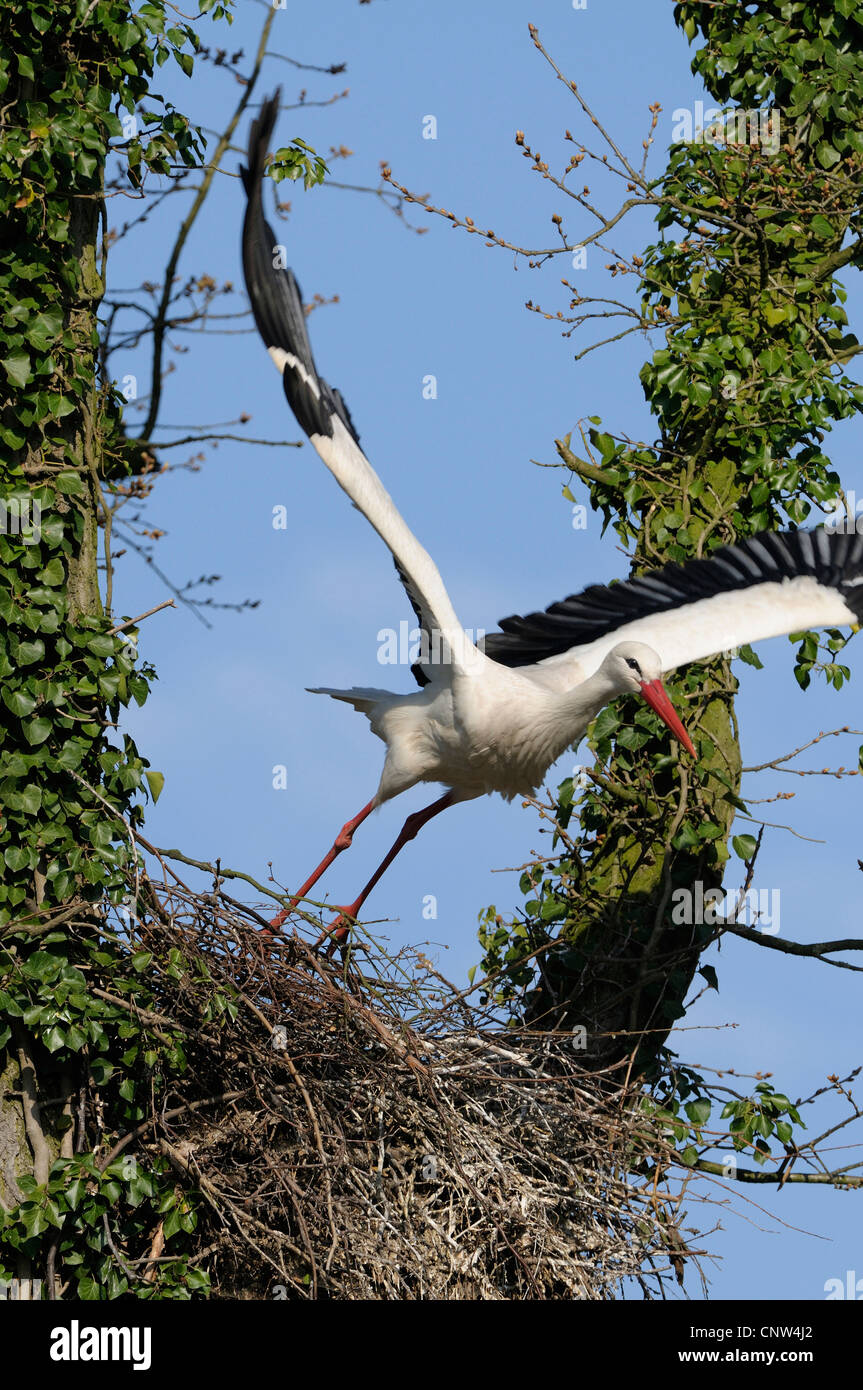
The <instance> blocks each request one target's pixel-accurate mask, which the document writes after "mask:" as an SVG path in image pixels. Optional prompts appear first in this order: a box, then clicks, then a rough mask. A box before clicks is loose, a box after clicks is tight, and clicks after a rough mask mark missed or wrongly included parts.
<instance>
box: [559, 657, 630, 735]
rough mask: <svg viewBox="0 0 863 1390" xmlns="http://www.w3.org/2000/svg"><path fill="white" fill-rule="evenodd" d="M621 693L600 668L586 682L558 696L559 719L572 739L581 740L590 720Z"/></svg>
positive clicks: (606, 673)
mask: <svg viewBox="0 0 863 1390" xmlns="http://www.w3.org/2000/svg"><path fill="white" fill-rule="evenodd" d="M621 693H622V692H621V689H620V686H619V684H618V683H617V681H615V679H614V677H613V676H612V675H611V674H610V673H609V672H608V671H606V670H604V669H603V667H602V666H600V668H599V670H598V671H595V672H594V674H593V675H592V676H589V677H588V679H587V680H586V681H581V682H580V683H579V684H578V685H576V686H574V687H573V689H572V690H567V691H565V692H564V693H563V694H562V695H560V696H559V697H558V699H559V701H560V706H559V708H560V714H561V719H562V720H565V721H566V723H567V725H568V726H569V727H571V729H572V731H573V734H572V736H573V738H576V737H577V738H581V736H582V734H583V733H584V731H585V729H586V728H587V726H588V724H589V723H590V721H591V719H593V718H594V717H595V716H596V715H597V714H599V711H600V710H601V709H603V708H604V706H605V705H607V704H608V703H609V701H610V700H614V699H615V698H616V697H617V696H618V695H620V694H621Z"/></svg>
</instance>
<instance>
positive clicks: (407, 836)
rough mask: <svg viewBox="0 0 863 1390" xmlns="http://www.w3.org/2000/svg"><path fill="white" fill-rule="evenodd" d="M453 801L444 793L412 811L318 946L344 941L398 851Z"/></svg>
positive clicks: (450, 794) (453, 793) (450, 796)
mask: <svg viewBox="0 0 863 1390" xmlns="http://www.w3.org/2000/svg"><path fill="white" fill-rule="evenodd" d="M455 801H456V794H455V792H454V791H448V792H445V793H444V795H443V796H441V797H439V798H438V800H437V801H433V802H432V804H431V806H426V807H425V809H424V810H422V811H414V813H413V815H411V816H408V818H407V820H406V821H405V823H404V825H403V826H402V828H401V830H400V831H399V835H398V839H397V840H396V842H395V844H394V845H393V847H392V849H391V850H390V852H389V854H388V855H387V856H386V858H385V859H382V860H381V862H380V864H379V865H378V867H377V868H376V869H375V871H374V873H373V874H372V876H371V878H370V879H369V881H368V883H367V884H366V886H365V888H364V889H363V891H362V892H361V893H360V894H359V896H358V897H356V898H355V899H354V901H353V902H352V903H351V904H350V906H349V907H343V908H341V910H340V912H339V916H338V917H337V918H336V920H335V922H333V924H332V926H331V927H328V928H327V930H326V931H325V932H324V934H323V936H321V938H320V940H319V941H318V942H317V945H318V946H320V944H321V942H322V941H325V940H326V939H327V938H328V937H329V938H330V941H331V943H333V944H334V943H335V942H337V941H339V942H340V941H344V940H346V938H347V936H348V933H349V931H350V924H351V921H352V920H353V921H356V918H357V916H358V915H359V912H360V910H361V908H362V905H363V903H364V902H365V900H366V898H367V897H368V896H369V893H370V892H371V891H372V889H373V888H374V886H375V884H376V883H377V882H378V880H379V879H381V878H383V876H384V874H385V873H386V871H387V869H388V868H389V866H390V864H391V863H392V862H393V860H394V859H395V857H396V855H397V854H398V853H399V851H400V850H402V849H404V847H405V845H406V844H407V843H408V841H409V840H412V839H413V838H414V836H415V835H417V834H418V833H419V831H420V830H422V828H423V826H424V825H425V824H426V823H427V821H430V820H431V819H432V817H433V816H437V815H440V813H441V811H445V810H446V809H447V807H448V806H453V805H454V804H455Z"/></svg>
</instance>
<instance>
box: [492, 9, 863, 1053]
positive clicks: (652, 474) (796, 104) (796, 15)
mask: <svg viewBox="0 0 863 1390" xmlns="http://www.w3.org/2000/svg"><path fill="white" fill-rule="evenodd" d="M675 17H676V21H677V23H678V24H679V25H680V26H681V27H682V28H683V29H684V30H685V32H686V34H687V36H688V37H689V38H690V39H693V38H695V36H696V34H699V33H700V36H701V37H702V38H703V40H704V45H703V47H701V48H700V49H699V50H698V52H697V55H696V58H695V60H694V63H693V67H694V69H695V71H696V72H698V73H699V74H700V75H701V76H702V78H703V80H704V81H705V83H706V85H707V87H708V90H709V91H710V93H711V95H712V96H713V97H714V99H715V100H716V102H717V107H718V108H722V109H723V110H729V109H731V110H733V111H734V121H733V124H730V123H728V122H727V121H726V120H725V119H724V118H722V119H721V121H720V122H716V118H712V119H713V120H714V123H715V124H714V128H713V129H708V130H706V131H703V132H699V131H697V130H693V131H691V132H688V134H689V135H691V137H692V138H690V139H687V140H685V141H680V142H679V143H677V144H675V145H674V146H673V148H672V152H671V155H670V159H669V162H668V166H667V169H666V171H665V173H664V175H663V176H662V178H661V179H660V180H658V181H657V183H655V184H652V185H649V184H648V183H646V182H645V183H644V184H643V188H641V189H639V190H638V192H643V193H644V194H645V195H646V196H648V197H650V198H654V199H656V198H658V199H659V200H660V202H659V211H658V216H657V222H658V225H659V228H660V229H661V230H662V232H663V233H664V234H665V235H664V236H663V238H662V239H661V240H660V241H658V242H657V243H656V244H654V245H651V246H649V247H648V248H647V249H646V251H645V252H644V254H643V257H642V258H641V259H638V258H636V264H637V266H638V267H639V274H640V276H641V283H642V299H641V307H640V311H639V312H640V318H641V323H642V325H643V326H644V327H651V328H656V327H659V328H662V329H664V335H663V336H664V342H663V343H662V345H661V346H660V347H659V348H658V350H657V351H655V352H654V353H653V356H652V357H651V359H650V360H649V361H647V362H646V363H645V365H644V368H643V370H642V373H641V379H642V383H643V386H644V390H645V394H646V397H647V400H648V402H649V405H650V409H651V412H652V414H653V415H654V417H655V419H656V421H657V426H658V438H657V440H656V443H655V444H654V445H652V446H651V447H635V448H634V447H632V445H631V444H630V443H628V442H622V441H620V440H618V439H615V438H614V437H613V436H612V434H610V433H606V432H604V431H602V430H601V429H600V428H598V426H597V427H596V428H592V429H591V430H590V431H589V443H588V438H587V437H585V440H584V447H583V448H581V446H579V447H576V446H575V445H574V443H573V441H572V439H571V437H570V438H567V439H566V440H561V441H559V442H558V452H559V454H560V457H561V460H562V462H563V463H564V464H565V465H566V466H567V467H569V468H570V469H571V470H572V472H573V473H574V474H575V475H577V477H578V478H580V480H581V481H582V483H583V484H584V485H585V486H586V487H587V489H588V492H589V496H590V501H591V504H592V506H593V507H594V508H595V509H597V510H599V511H600V512H601V513H602V515H603V517H604V521H605V524H606V525H608V524H611V525H612V526H613V527H614V529H615V530H616V531H617V533H618V535H619V536H620V537H621V538H622V540H623V541H624V542H625V543H626V544H627V545H629V546H630V547H631V549H632V554H633V568H634V570H636V571H642V570H644V569H653V568H656V567H657V566H659V565H662V564H666V563H669V562H681V561H684V560H686V559H689V558H691V557H694V556H702V555H706V554H709V553H710V551H711V550H713V549H714V548H715V547H717V546H720V545H723V544H727V543H729V542H733V541H735V540H738V539H741V538H743V537H746V536H750V535H752V534H754V533H756V532H759V531H762V530H764V529H767V528H775V527H781V526H787V525H788V524H789V523H790V524H792V525H798V524H800V523H803V522H804V521H806V519H807V518H808V517H809V516H810V512H811V510H812V505H813V503H814V504H815V505H816V506H819V507H822V508H826V507H828V506H829V504H830V503H832V502H834V501H835V500H836V498H837V497H838V496H839V479H838V476H837V474H836V473H835V471H833V469H832V468H831V464H830V460H829V458H828V457H827V456H826V454H825V453H824V451H823V448H822V444H823V440H824V434H825V431H827V430H829V429H830V427H831V425H832V423H833V422H834V421H837V420H841V419H845V418H847V417H850V416H852V415H854V414H856V413H857V412H858V411H859V410H860V407H861V403H863V391H861V388H860V387H859V386H857V385H856V384H855V383H854V382H853V381H851V380H850V379H849V378H848V376H847V375H846V370H845V368H846V364H847V362H848V361H849V360H850V359H851V358H852V357H853V356H855V355H856V353H857V352H858V351H859V345H858V342H857V339H856V337H855V336H854V335H853V334H850V333H849V332H848V330H847V320H846V315H845V312H844V310H843V308H842V303H843V300H844V298H845V294H844V291H843V289H842V287H841V285H840V284H839V282H838V281H837V279H836V278H835V276H836V272H837V270H839V269H840V267H842V266H843V265H850V264H853V265H856V266H859V265H860V264H861V242H860V232H861V225H860V215H859V212H858V211H856V210H857V209H859V208H860V205H861V192H863V134H861V113H863V42H861V40H863V21H861V15H860V9H859V6H858V5H856V4H854V3H851V2H850V0H848V3H840V4H836V5H833V6H829V7H825V6H813V5H810V4H803V3H790V4H789V3H783V4H781V5H780V4H776V3H771V2H770V0H765V3H760V4H757V5H754V6H745V7H744V6H740V5H739V4H736V3H719V4H716V5H709V6H708V5H702V4H695V3H693V4H689V3H687V4H682V5H679V6H677V8H676V10H675ZM741 113H742V116H743V117H744V119H743V120H741V119H740V117H741ZM630 186H631V187H634V186H635V185H630ZM849 234H850V237H851V240H850V242H848V244H845V243H846V240H847V238H848V237H849ZM576 302H577V303H581V302H583V301H576ZM585 455H589V457H585ZM814 519H815V520H817V516H816V517H815V518H814ZM845 640H846V638H845V637H843V636H842V635H841V634H839V633H838V632H836V633H829V634H828V635H827V639H826V651H825V652H824V653H819V646H818V639H817V638H816V636H815V635H814V634H801V641H802V645H801V646H800V648H799V650H798V654H797V665H796V672H795V674H796V676H797V679H798V680H799V681H800V682H801V684H804V685H805V684H806V683H808V680H809V678H810V671H811V670H812V668H813V667H814V666H820V667H822V668H823V669H824V670H825V672H826V675H827V677H828V679H830V680H831V681H832V682H833V683H834V684H837V685H839V684H841V683H842V680H843V679H844V677H845V674H846V668H844V667H842V666H841V665H839V664H838V663H837V662H836V660H835V656H836V653H837V652H838V651H839V650H840V649H841V647H842V646H843V645H844V641H845ZM732 655H734V656H737V655H739V656H740V657H742V659H743V660H745V661H748V662H749V663H750V664H753V665H756V666H757V665H759V664H760V663H759V662H758V659H757V657H755V655H754V654H753V653H752V652H750V651H749V650H748V649H744V650H742V651H741V652H740V653H733V654H732V653H728V654H724V655H723V656H722V657H721V658H718V659H716V660H714V661H712V662H710V663H707V664H702V665H698V666H691V667H689V668H687V669H686V670H684V671H682V672H679V673H678V674H677V676H676V677H675V679H674V681H673V684H671V685H670V687H669V688H670V691H671V694H672V698H673V699H674V700H675V702H676V703H677V705H678V707H679V708H680V709H681V711H682V712H683V713H684V722H685V723H686V724H687V726H688V729H689V732H690V733H691V736H692V738H693V741H694V743H695V746H696V749H697V752H698V759H697V762H696V763H693V762H692V761H691V760H689V759H687V758H686V757H685V756H683V755H681V756H678V754H677V753H676V752H675V751H674V750H673V747H672V746H671V745H670V743H669V739H668V737H667V735H666V734H665V733H664V732H662V731H661V726H660V725H659V724H658V721H657V720H656V719H655V717H654V716H653V715H652V714H651V713H650V712H649V711H646V710H644V709H643V707H639V705H638V702H637V701H634V700H632V701H629V702H620V703H618V705H617V706H615V707H614V708H611V709H608V710H606V711H604V712H603V713H602V714H601V715H600V717H599V718H598V719H597V721H596V723H595V725H594V728H593V732H592V737H591V742H590V746H591V750H592V752H593V753H594V754H595V757H596V761H595V763H594V765H593V767H592V768H589V769H586V772H585V776H584V778H583V779H582V785H581V786H579V785H578V783H576V784H575V785H573V782H572V781H569V782H567V783H565V784H564V785H563V787H562V788H561V791H560V802H559V806H558V808H557V818H558V821H559V823H560V825H561V827H562V828H563V832H564V834H563V843H561V842H560V838H559V839H558V842H557V852H558V854H559V855H560V858H559V859H558V860H557V861H556V862H555V863H553V864H549V863H545V864H538V865H536V866H535V867H534V868H533V870H531V871H528V873H527V874H526V875H525V876H524V879H523V888H524V890H525V891H526V893H527V894H528V897H529V901H528V903H527V905H526V911H527V917H528V920H527V922H526V923H525V924H523V925H521V926H519V927H518V928H517V929H516V931H517V936H518V940H515V941H513V939H512V937H511V936H510V932H509V929H507V928H506V927H505V926H504V925H503V924H501V922H500V919H499V918H497V917H496V915H495V914H494V913H493V912H492V914H491V915H490V916H489V917H488V918H487V920H486V923H485V928H484V931H485V940H486V943H487V945H488V947H489V952H488V955H487V959H486V964H487V965H499V964H500V963H502V961H503V960H504V959H508V960H509V961H510V963H513V962H517V961H518V959H519V958H520V957H521V956H523V955H524V954H525V953H526V952H527V951H534V950H536V949H537V948H538V947H541V946H542V945H543V944H544V943H545V944H547V943H548V942H549V941H550V940H551V936H552V931H551V924H556V923H559V924H560V930H559V934H558V936H557V938H556V944H555V945H554V946H552V948H551V949H550V950H549V951H547V952H546V953H544V954H543V955H541V957H540V964H539V966H538V973H537V975H536V977H535V981H534V983H535V988H533V989H532V990H531V991H530V992H529V993H528V996H527V1013H528V1017H529V1018H530V1019H531V1021H532V1022H534V1023H537V1024H539V1023H542V1024H543V1025H544V1026H557V1027H560V1026H565V1027H575V1026H579V1025H580V1026H583V1027H584V1028H586V1030H587V1036H588V1038H589V1039H590V1046H589V1049H588V1051H587V1054H586V1055H587V1056H588V1058H589V1059H590V1060H591V1061H593V1062H595V1063H596V1064H597V1065H600V1066H603V1065H606V1064H607V1063H608V1062H609V1061H613V1060H615V1059H620V1058H622V1057H625V1056H627V1055H629V1054H631V1053H632V1051H633V1049H634V1048H635V1047H638V1049H639V1057H638V1066H639V1067H640V1068H642V1069H644V1070H648V1071H649V1070H650V1069H651V1068H652V1067H653V1065H654V1064H655V1061H656V1058H657V1056H658V1054H659V1052H660V1050H661V1048H662V1045H663V1044H664V1042H665V1039H666V1036H667V1033H668V1030H669V1028H670V1027H671V1026H672V1024H673V1023H674V1020H675V1019H677V1018H679V1017H680V1016H681V1015H682V1013H683V1012H684V999H685V997H686V995H687V992H688V990H689V988H690V986H691V983H692V980H693V976H694V973H695V972H696V970H697V969H698V968H699V961H700V956H701V952H702V951H703V949H704V947H705V946H706V945H707V944H708V943H709V942H710V941H711V940H713V939H715V935H716V927H715V919H714V918H711V914H710V913H709V912H707V913H705V912H704V911H703V904H704V900H705V896H706V895H708V894H709V891H710V889H712V888H717V887H718V886H719V884H720V883H721V881H722V877H723V871H724V869H725V866H726V862H727V860H728V858H729V846H728V840H729V832H730V828H731V823H732V820H733V818H734V815H735V811H736V810H737V809H739V808H741V806H742V803H741V802H740V800H739V794H740V772H741V763H740V752H739V747H738V741H737V729H736V724H735V718H734V706H733V699H734V694H735V690H736V681H735V679H734V676H733V675H732V672H731V665H730V658H731V656H732ZM575 805H577V806H578V809H579V814H580V829H579V830H578V831H577V832H575V834H574V835H573V836H572V838H569V831H568V829H567V827H568V826H569V823H570V818H571V816H572V812H573V809H574V808H575ZM744 809H745V808H744ZM734 844H735V849H736V850H737V852H738V854H739V855H740V856H741V857H742V858H743V859H746V858H748V857H749V856H750V855H751V854H752V852H753V850H754V848H755V840H754V838H753V837H751V836H747V835H742V836H740V837H739V838H738V839H736V840H735V842H734ZM708 901H709V898H708ZM687 908H688V910H687ZM702 973H703V974H704V975H705V978H706V981H707V983H708V984H712V983H713V982H714V976H713V972H712V968H711V967H705V969H704V970H703V972H702ZM525 978H526V977H525V975H524V972H522V974H521V980H522V981H523V980H524V979H525ZM504 993H506V991H504Z"/></svg>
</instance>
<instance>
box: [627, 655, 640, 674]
mask: <svg viewBox="0 0 863 1390" xmlns="http://www.w3.org/2000/svg"><path fill="white" fill-rule="evenodd" d="M624 660H625V662H626V664H627V666H628V667H629V669H630V670H631V671H637V672H638V674H639V675H641V667H640V666H639V664H638V662H637V661H636V659H635V657H634V656H627V657H624Z"/></svg>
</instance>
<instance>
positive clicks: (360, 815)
mask: <svg viewBox="0 0 863 1390" xmlns="http://www.w3.org/2000/svg"><path fill="white" fill-rule="evenodd" d="M374 808H375V803H374V800H372V801H370V802H369V803H368V805H367V806H364V807H363V809H362V810H361V811H358V812H357V814H356V815H355V816H354V818H353V820H349V821H345V823H344V825H343V826H342V828H341V830H340V831H339V833H338V835H337V836H336V838H335V840H334V841H333V847H332V849H331V850H329V851H328V853H327V854H325V855H324V857H323V859H322V860H321V862H320V864H319V865H318V867H317V868H316V869H315V871H314V873H313V874H310V875H309V877H308V878H307V879H306V881H305V883H304V884H303V886H302V888H299V889H298V890H297V892H296V893H295V894H294V896H293V897H292V898H291V901H290V902H289V903H288V905H287V907H285V908H283V909H282V911H281V912H280V913H279V914H278V916H277V917H274V918H273V920H272V921H271V922H270V926H271V927H273V928H274V929H278V928H279V927H280V926H282V924H283V923H284V922H286V921H287V919H288V918H289V917H290V915H291V913H292V912H293V910H294V908H295V907H296V905H297V903H298V902H300V900H301V899H302V898H305V897H306V895H307V894H308V892H309V890H310V889H311V888H314V886H315V884H316V883H317V881H318V879H319V878H320V877H321V875H322V874H323V873H324V872H325V870H327V869H328V868H329V867H330V865H331V864H332V862H333V860H334V859H337V858H338V857H339V855H340V854H341V852H342V850H345V849H349V848H350V844H351V840H352V839H353V834H354V831H355V830H356V829H357V826H360V825H362V823H363V821H364V820H365V818H366V816H369V815H371V813H372V811H373V810H374ZM263 934H264V936H270V935H271V934H272V933H271V932H267V931H265V932H264V933H263Z"/></svg>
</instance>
